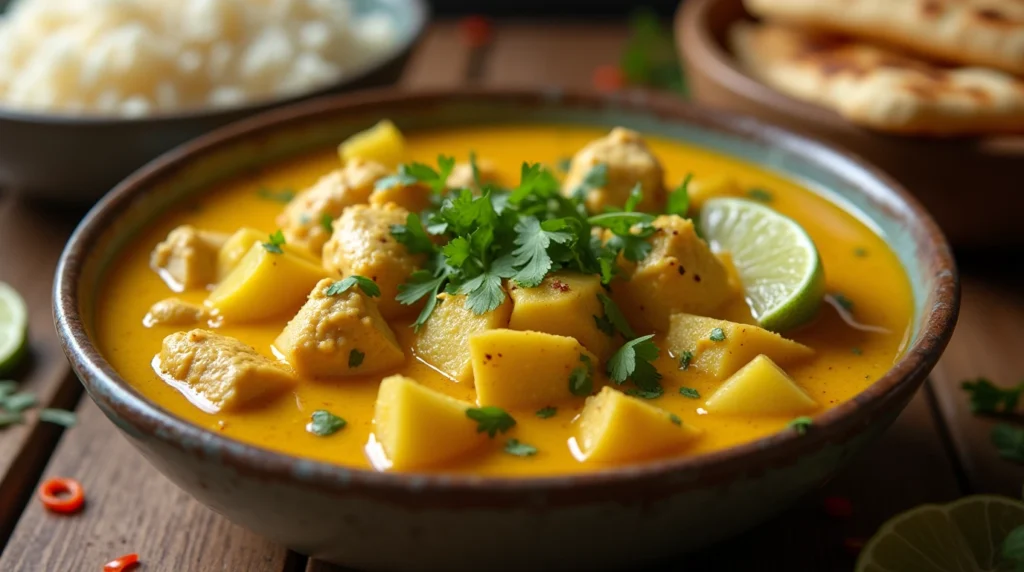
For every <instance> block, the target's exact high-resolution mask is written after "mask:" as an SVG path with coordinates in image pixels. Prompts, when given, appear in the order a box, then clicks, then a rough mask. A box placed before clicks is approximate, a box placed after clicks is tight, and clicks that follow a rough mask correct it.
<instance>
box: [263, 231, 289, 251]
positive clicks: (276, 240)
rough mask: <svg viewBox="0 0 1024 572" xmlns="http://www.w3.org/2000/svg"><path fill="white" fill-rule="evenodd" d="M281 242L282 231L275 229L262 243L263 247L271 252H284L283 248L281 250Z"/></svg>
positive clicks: (282, 241)
mask: <svg viewBox="0 0 1024 572" xmlns="http://www.w3.org/2000/svg"><path fill="white" fill-rule="evenodd" d="M283 244H284V233H283V232H281V229H277V230H276V231H274V233H273V234H271V235H270V238H269V240H268V242H264V243H263V248H264V249H266V251H267V252H270V253H272V254H284V250H281V245H283Z"/></svg>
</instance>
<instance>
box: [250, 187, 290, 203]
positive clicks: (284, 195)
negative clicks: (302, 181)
mask: <svg viewBox="0 0 1024 572" xmlns="http://www.w3.org/2000/svg"><path fill="white" fill-rule="evenodd" d="M256 194H257V195H259V197H260V198H261V199H267V200H268V201H276V202H279V203H290V202H291V200H292V199H294V198H295V191H293V190H292V189H281V190H280V191H275V190H274V189H271V188H268V187H263V186H261V187H260V188H259V189H258V190H257V191H256Z"/></svg>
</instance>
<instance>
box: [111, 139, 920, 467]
mask: <svg viewBox="0 0 1024 572" xmlns="http://www.w3.org/2000/svg"><path fill="white" fill-rule="evenodd" d="M101 296H102V299H101V300H100V306H101V307H100V311H99V312H98V316H99V318H98V324H97V330H98V335H99V338H100V342H101V347H102V350H103V352H104V354H105V355H106V357H107V359H108V360H109V361H110V362H111V363H112V364H113V366H114V367H115V368H116V369H117V370H118V371H119V372H120V373H121V374H122V376H123V377H124V378H125V379H127V380H128V381H129V382H130V383H131V384H132V385H134V386H135V387H136V388H138V389H139V391H141V392H142V393H143V394H144V395H145V396H146V397H148V398H149V399H151V400H153V401H154V402H156V403H157V404H159V405H161V406H162V407H164V408H166V409H168V410H169V411H171V412H173V413H174V414H176V415H178V416H180V417H182V418H184V419H187V420H189V421H190V422H193V423H195V424H197V425H200V426H202V427H205V428H208V429H210V430H212V431H216V432H219V433H221V434H223V435H225V436H227V437H230V438H233V439H237V440H239V441H244V442H247V443H252V444H254V445H258V446H261V447H265V448H267V449H272V450H277V451H281V452H284V453H289V454H293V455H297V456H301V457H307V458H312V459H317V460H322V461H327V462H332V463H336V464H339V465H343V466H348V467H357V468H372V469H376V470H380V471H400V472H451V473H472V474H486V475H500V476H531V475H534V476H536V475H552V474H566V473H582V472H590V471H600V470H606V469H608V468H612V467H617V466H622V465H626V464H632V463H639V462H644V461H649V460H654V459H663V458H669V457H681V456H693V455H700V454H703V453H707V452H710V451H716V450H720V449H724V448H727V447H730V446H733V445H736V444H740V443H744V442H748V441H751V440H753V439H757V438H759V437H763V436H766V435H769V434H772V433H775V432H779V431H796V432H799V433H803V432H806V431H813V430H814V429H813V419H814V416H815V415H817V414H820V413H821V412H823V411H825V410H828V409H829V408H832V407H835V406H836V405H837V404H839V403H842V402H843V401H846V400H848V399H851V398H852V397H853V396H854V395H856V394H857V393H858V392H860V391H862V390H863V389H864V388H865V387H867V386H868V385H870V384H871V383H872V382H873V381H874V380H876V379H877V378H878V377H880V376H881V375H882V374H883V373H884V372H885V371H887V370H888V369H889V368H890V367H891V365H892V364H893V362H894V361H895V360H896V359H897V358H898V357H899V356H900V354H901V352H902V351H903V348H904V345H905V344H906V341H907V339H908V337H909V335H910V324H911V319H912V309H911V295H910V289H909V284H908V281H907V278H906V276H905V274H904V273H903V270H902V268H901V267H900V265H899V263H898V261H897V259H896V257H895V256H894V254H893V253H892V252H891V251H890V250H889V249H888V248H887V247H886V244H885V243H884V241H883V239H882V238H881V237H880V236H879V235H878V234H876V233H875V232H874V231H872V230H871V229H870V228H868V227H867V226H865V225H864V224H863V223H862V222H861V221H860V220H858V219H857V218H856V217H854V216H852V215H851V214H849V213H848V212H846V211H844V210H843V208H841V206H838V205H837V204H835V203H833V202H830V201H829V200H828V199H827V198H826V197H825V196H823V195H819V194H816V193H812V192H810V191H808V190H806V189H803V188H800V187H799V186H797V185H796V184H794V183H793V182H790V181H787V180H785V179H783V178H780V177H778V176H776V175H773V174H770V173H767V172H765V171H762V170H760V169H758V168H756V167H753V166H751V165H748V164H745V163H742V162H739V161H737V160H734V159H731V158H728V157H724V156H721V155H717V154H714V153H710V152H708V151H705V150H702V149H699V148H694V147H690V146H686V145H683V144H679V143H676V142H671V141H666V140H660V139H657V138H645V137H644V136H643V135H641V134H639V133H636V132H633V131H630V130H628V129H622V128H616V129H613V130H611V131H610V132H608V131H599V130H597V129H591V128H582V127H572V126H554V125H552V126H545V125H533V126H531V125H524V126H515V127H510V126H501V127H474V128H460V129H447V130H438V131H420V132H413V133H408V134H405V135H403V134H402V133H400V132H399V131H398V129H397V128H396V127H395V126H394V125H392V124H391V123H390V122H388V121H382V122H380V123H379V124H377V125H376V126H374V127H373V128H371V129H369V130H367V131H365V132H362V133H360V134H357V135H355V136H353V137H352V138H350V139H348V140H346V141H344V142H342V143H341V145H340V146H339V147H338V150H337V152H335V150H333V149H330V150H324V151H323V152H322V153H318V154H313V155H310V156H308V157H302V158H299V159H296V160H292V161H290V162H287V163H282V164H279V165H268V166H266V167H265V168H264V169H261V170H260V171H259V172H257V173H253V174H251V175H249V176H246V177H243V178H239V179H237V180H234V181H231V182H229V183H227V184H224V185H221V186H219V187H217V188H211V189H210V190H209V192H206V193H204V194H203V195H202V196H201V198H200V199H198V201H197V202H195V203H193V204H188V205H183V206H182V207H181V208H180V209H179V210H177V211H175V212H168V213H166V214H165V215H164V216H163V218H162V219H161V220H159V221H157V223H156V224H154V225H153V226H152V227H151V228H149V229H147V231H146V232H145V233H143V235H142V236H140V237H138V240H136V241H134V243H133V245H132V246H130V247H129V248H128V249H127V250H126V251H125V252H123V253H122V255H121V258H120V260H119V261H118V263H117V264H116V265H115V266H114V268H113V270H112V271H110V272H109V276H108V277H107V278H106V286H105V288H103V289H102V295H101Z"/></svg>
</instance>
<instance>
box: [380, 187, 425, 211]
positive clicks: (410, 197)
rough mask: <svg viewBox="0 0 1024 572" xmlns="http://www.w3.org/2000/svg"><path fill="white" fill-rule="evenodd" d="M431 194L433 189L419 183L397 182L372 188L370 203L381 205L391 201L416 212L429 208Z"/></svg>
mask: <svg viewBox="0 0 1024 572" xmlns="http://www.w3.org/2000/svg"><path fill="white" fill-rule="evenodd" d="M433 194H434V191H433V189H431V188H430V187H428V186H426V185H423V184H420V183H413V184H411V185H403V184H400V183H399V184H394V185H391V186H389V187H384V188H379V189H376V190H374V191H373V193H372V194H371V195H370V204H371V205H374V206H378V207H382V206H384V205H386V204H388V203H393V204H395V205H397V206H400V207H402V208H403V209H405V210H407V211H409V212H413V213H418V212H422V211H425V210H427V209H428V208H430V198H431V196H432V195H433Z"/></svg>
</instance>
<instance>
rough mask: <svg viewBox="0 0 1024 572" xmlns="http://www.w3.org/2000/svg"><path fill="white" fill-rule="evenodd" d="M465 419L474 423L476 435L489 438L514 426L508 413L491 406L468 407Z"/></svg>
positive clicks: (514, 422) (513, 421)
mask: <svg viewBox="0 0 1024 572" xmlns="http://www.w3.org/2000/svg"><path fill="white" fill-rule="evenodd" d="M466 417H469V418H470V419H472V420H473V421H476V432H477V433H487V436H488V437H491V438H494V435H495V434H497V433H498V432H501V433H504V432H506V431H508V430H509V429H511V428H513V427H515V425H516V420H515V419H513V418H512V416H511V415H509V414H508V412H506V411H505V410H504V409H502V408H500V407H495V406H493V405H486V406H484V407H470V408H469V409H467V410H466Z"/></svg>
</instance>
